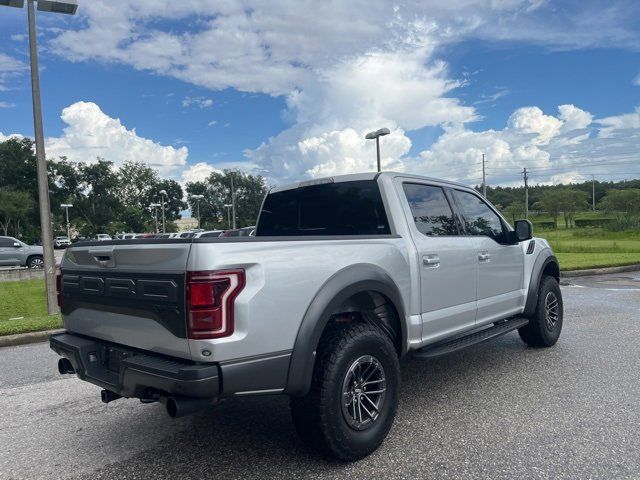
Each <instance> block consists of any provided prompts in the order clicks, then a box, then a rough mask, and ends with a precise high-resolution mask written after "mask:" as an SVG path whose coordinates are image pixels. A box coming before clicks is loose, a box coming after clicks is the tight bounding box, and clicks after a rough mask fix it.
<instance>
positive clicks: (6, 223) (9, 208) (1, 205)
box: [0, 188, 33, 237]
mask: <svg viewBox="0 0 640 480" xmlns="http://www.w3.org/2000/svg"><path fill="white" fill-rule="evenodd" d="M32 208H33V198H32V197H31V195H30V194H29V192H24V191H20V190H10V189H8V188H0V228H2V230H3V231H4V235H5V236H6V235H8V234H9V227H10V226H11V223H12V222H13V225H14V228H13V233H14V235H15V236H16V237H19V236H20V224H19V222H20V220H23V219H24V218H25V217H26V215H27V213H28V212H29V211H30V210H31V209H32Z"/></svg>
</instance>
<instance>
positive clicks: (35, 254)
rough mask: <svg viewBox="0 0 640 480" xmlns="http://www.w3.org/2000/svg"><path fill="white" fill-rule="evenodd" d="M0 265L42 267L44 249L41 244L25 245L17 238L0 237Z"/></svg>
mask: <svg viewBox="0 0 640 480" xmlns="http://www.w3.org/2000/svg"><path fill="white" fill-rule="evenodd" d="M0 266H3V267H6V266H12V267H29V268H42V267H44V251H43V249H42V247H41V246H37V245H33V246H32V245H27V244H26V243H24V242H21V241H20V240H18V239H17V238H13V237H0Z"/></svg>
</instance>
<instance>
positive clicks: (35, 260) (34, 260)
mask: <svg viewBox="0 0 640 480" xmlns="http://www.w3.org/2000/svg"><path fill="white" fill-rule="evenodd" d="M27 267H29V268H43V267H44V259H43V258H42V257H41V256H39V255H36V256H35V257H31V258H29V261H28V262H27Z"/></svg>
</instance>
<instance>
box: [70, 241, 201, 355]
mask: <svg viewBox="0 0 640 480" xmlns="http://www.w3.org/2000/svg"><path fill="white" fill-rule="evenodd" d="M190 247H191V244H190V242H189V241H184V240H176V241H170V242H167V241H163V242H160V243H155V242H149V241H132V242H122V243H118V242H104V243H103V244H94V243H88V244H80V245H74V246H73V247H72V248H70V249H68V250H67V252H66V254H65V257H64V260H63V262H62V266H61V277H60V304H61V312H62V320H63V324H64V327H65V328H66V329H67V330H68V331H70V332H75V333H79V334H81V335H87V336H90V337H95V338H100V339H103V340H108V341H111V342H114V343H119V344H122V345H127V346H130V347H134V348H140V349H144V350H149V351H153V352H157V353H162V354H166V355H172V356H176V357H181V358H187V359H190V358H191V355H190V352H189V343H188V341H187V338H186V337H187V335H186V322H185V286H184V282H185V270H186V266H187V259H188V257H189V250H190Z"/></svg>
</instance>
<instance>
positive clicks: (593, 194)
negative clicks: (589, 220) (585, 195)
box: [591, 175, 596, 212]
mask: <svg viewBox="0 0 640 480" xmlns="http://www.w3.org/2000/svg"><path fill="white" fill-rule="evenodd" d="M591 203H592V204H593V211H594V212H595V211H596V176H595V175H591Z"/></svg>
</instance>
